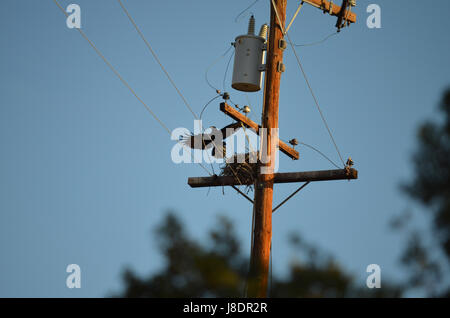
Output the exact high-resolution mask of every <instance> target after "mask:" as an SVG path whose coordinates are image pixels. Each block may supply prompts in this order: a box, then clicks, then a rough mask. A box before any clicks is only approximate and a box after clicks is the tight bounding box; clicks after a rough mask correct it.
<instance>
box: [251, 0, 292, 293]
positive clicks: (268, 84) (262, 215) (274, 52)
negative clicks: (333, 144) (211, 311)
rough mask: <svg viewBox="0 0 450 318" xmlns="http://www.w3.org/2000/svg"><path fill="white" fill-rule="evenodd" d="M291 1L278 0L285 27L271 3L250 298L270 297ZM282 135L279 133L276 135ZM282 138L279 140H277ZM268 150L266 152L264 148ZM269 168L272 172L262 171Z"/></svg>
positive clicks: (278, 10)
mask: <svg viewBox="0 0 450 318" xmlns="http://www.w3.org/2000/svg"><path fill="white" fill-rule="evenodd" d="M286 3H287V0H275V5H276V10H277V12H278V14H279V18H280V20H281V23H283V25H282V26H280V25H279V23H278V18H277V13H276V12H275V9H274V7H273V5H271V6H270V8H271V9H270V30H269V40H268V49H267V60H266V75H265V84H264V105H263V113H262V127H263V128H266V132H267V133H266V134H264V135H265V136H264V135H261V137H263V138H261V139H262V149H267V150H266V151H265V154H267V159H268V160H266V163H264V164H260V167H259V168H258V169H259V171H258V176H257V178H256V182H255V199H254V202H255V203H254V204H255V209H254V213H255V215H254V218H255V226H254V230H253V251H252V255H251V259H250V275H249V285H248V296H249V297H266V296H267V282H268V276H269V275H268V273H269V263H270V246H271V243H272V199H273V181H274V180H273V179H274V174H273V167H274V166H275V151H276V146H277V145H276V144H274V143H275V141H274V138H272V134H273V133H274V128H275V129H277V128H278V102H279V97H280V80H281V73H282V72H281V70H282V65H283V49H282V48H281V46H280V40H282V39H283V36H284V35H283V30H284V23H285V20H286ZM276 137H277V138H278V136H276ZM276 141H278V139H277V140H276ZM262 152H264V151H262ZM263 168H265V170H268V171H269V173H261V169H263Z"/></svg>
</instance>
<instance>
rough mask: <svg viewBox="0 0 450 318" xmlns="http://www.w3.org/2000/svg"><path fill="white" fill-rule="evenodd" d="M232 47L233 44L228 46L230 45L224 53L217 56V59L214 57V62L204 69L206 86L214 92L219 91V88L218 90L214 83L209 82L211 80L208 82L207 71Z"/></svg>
mask: <svg viewBox="0 0 450 318" xmlns="http://www.w3.org/2000/svg"><path fill="white" fill-rule="evenodd" d="M232 48H233V46H230V47H229V48H228V49H227V50H226V51H225V53H223V54H222V55H221V56H219V57H218V58H217V59H215V60H214V62H212V63H211V65H209V66H208V67H207V69H206V71H205V80H206V83H207V84H208V86H209V87H211V88H212V89H213V90H214V91H215V92H216V93H218V92H220V90H219V89H218V88H216V87H215V86H214V85H212V84H211V82H210V81H209V79H208V73H209V71H210V70H211V68H212V67H213V66H214V65H216V64H217V63H218V62H219V61H220V60H221V59H223V58H224V57H225V56H226V55H227V54H228V52H230V50H231V49H232Z"/></svg>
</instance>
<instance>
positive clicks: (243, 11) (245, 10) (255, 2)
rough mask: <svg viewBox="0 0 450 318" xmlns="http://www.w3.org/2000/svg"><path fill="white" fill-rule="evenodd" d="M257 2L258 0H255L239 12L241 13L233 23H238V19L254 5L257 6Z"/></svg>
mask: <svg viewBox="0 0 450 318" xmlns="http://www.w3.org/2000/svg"><path fill="white" fill-rule="evenodd" d="M258 2H259V0H255V1H254V2H253V3H252V4H251V5H249V6H248V7H247V8H245V9H244V10H242V11H241V13H239V14H238V15H237V16H236V18H235V19H234V22H238V21H239V18H240V16H241V15H243V14H244V13H245V12H247V11H248V10H250V9H251V8H252V7H253V6H254V5H255V4H257V3H258Z"/></svg>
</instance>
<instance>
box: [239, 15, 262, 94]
mask: <svg viewBox="0 0 450 318" xmlns="http://www.w3.org/2000/svg"><path fill="white" fill-rule="evenodd" d="M254 23H255V22H254V18H253V17H251V18H250V25H249V34H246V35H240V36H238V37H237V38H236V40H235V43H234V47H235V55H234V67H233V79H232V84H231V87H233V88H234V89H236V90H238V91H243V92H257V91H259V90H260V89H261V86H262V72H263V71H264V68H265V67H264V65H263V63H264V57H265V51H266V34H267V25H263V26H262V27H261V31H260V34H259V36H258V35H255V34H254Z"/></svg>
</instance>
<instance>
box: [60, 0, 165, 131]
mask: <svg viewBox="0 0 450 318" xmlns="http://www.w3.org/2000/svg"><path fill="white" fill-rule="evenodd" d="M53 2H54V3H55V4H56V5H57V6H58V8H59V9H60V10H61V12H62V13H63V14H64V15H65V16H66V18H67V17H69V15H68V13H67V12H66V11H65V10H64V8H63V7H62V6H61V5H60V4H59V2H58V1H57V0H53ZM77 30H78V32H79V33H80V34H81V36H82V37H83V38H84V39H85V40H86V41H87V42H88V43H89V45H90V46H91V47H92V48H93V49H94V51H95V52H96V53H97V55H98V56H99V57H100V58H101V59H102V60H103V62H105V64H106V65H107V66H108V67H109V68H110V70H111V71H112V72H113V73H114V74H115V75H116V76H117V77H118V78H119V80H120V81H121V82H122V84H124V85H125V86H126V87H127V88H128V90H129V91H130V92H131V93H132V94H133V95H134V97H136V98H137V100H138V101H139V102H141V104H142V105H144V107H145V108H146V109H147V111H148V112H149V113H150V115H152V116H153V118H154V119H155V120H156V121H157V122H158V123H159V124H160V125H161V127H163V128H164V129H165V130H166V131H167V132H168V133H169V135H171V134H172V133H171V130H170V129H169V128H168V127H167V126H166V125H165V124H164V123H163V122H162V121H161V120H160V119H159V118H158V116H157V115H156V114H155V113H154V112H153V111H152V110H151V108H150V107H149V106H148V105H147V104H146V103H145V102H144V101H143V100H142V99H141V98H140V97H139V96H138V95H137V94H136V92H135V91H134V89H133V88H131V86H130V85H129V84H128V82H127V81H126V80H125V79H124V78H123V77H122V75H120V73H119V72H118V71H117V70H116V69H115V68H114V66H112V64H111V63H110V62H109V61H108V60H107V59H106V57H105V56H104V55H103V54H102V53H101V52H100V50H99V49H98V48H97V47H96V46H95V44H94V43H93V42H92V41H91V40H89V38H88V37H87V35H86V34H85V33H84V32H83V30H81V29H80V28H77Z"/></svg>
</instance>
